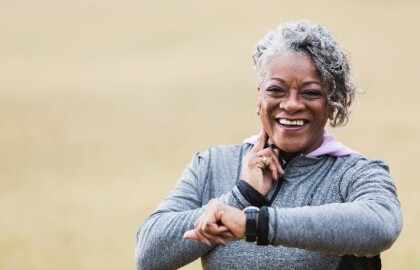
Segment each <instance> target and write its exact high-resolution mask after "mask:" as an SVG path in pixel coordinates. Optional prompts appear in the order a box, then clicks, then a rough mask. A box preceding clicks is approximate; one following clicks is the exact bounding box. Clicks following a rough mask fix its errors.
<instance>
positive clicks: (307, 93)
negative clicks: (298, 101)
mask: <svg viewBox="0 0 420 270" xmlns="http://www.w3.org/2000/svg"><path fill="white" fill-rule="evenodd" d="M302 96H303V98H305V99H309V100H312V99H318V98H322V97H323V96H324V95H323V93H322V92H321V91H319V90H312V89H311V90H304V91H303V92H302Z"/></svg>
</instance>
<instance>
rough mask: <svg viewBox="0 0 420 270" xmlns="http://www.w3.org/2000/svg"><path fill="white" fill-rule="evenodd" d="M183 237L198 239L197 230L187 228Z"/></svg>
mask: <svg viewBox="0 0 420 270" xmlns="http://www.w3.org/2000/svg"><path fill="white" fill-rule="evenodd" d="M184 238H186V239H190V240H195V241H199V239H198V235H197V232H196V231H195V230H189V231H186V232H185V233H184Z"/></svg>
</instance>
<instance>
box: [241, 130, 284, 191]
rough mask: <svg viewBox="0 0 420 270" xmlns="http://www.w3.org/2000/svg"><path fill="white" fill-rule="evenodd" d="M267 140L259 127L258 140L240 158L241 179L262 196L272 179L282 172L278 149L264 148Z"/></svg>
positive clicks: (263, 131) (275, 178) (270, 184)
mask: <svg viewBox="0 0 420 270" xmlns="http://www.w3.org/2000/svg"><path fill="white" fill-rule="evenodd" d="M267 142H268V135H267V133H266V132H265V130H264V129H261V132H260V134H259V139H258V141H257V142H256V143H255V144H254V147H252V149H251V151H250V152H249V153H248V154H247V155H246V156H245V157H244V158H243V159H242V171H241V178H242V180H244V181H245V182H247V183H248V184H250V185H251V186H252V187H253V188H255V189H256V190H257V191H258V192H259V193H261V194H262V195H264V196H266V195H267V193H268V192H269V191H270V189H271V186H272V184H273V180H277V179H278V177H279V176H280V175H283V174H284V171H283V168H282V167H281V165H280V162H279V153H280V151H279V149H277V148H276V149H273V148H272V147H267V148H264V147H265V145H266V144H267Z"/></svg>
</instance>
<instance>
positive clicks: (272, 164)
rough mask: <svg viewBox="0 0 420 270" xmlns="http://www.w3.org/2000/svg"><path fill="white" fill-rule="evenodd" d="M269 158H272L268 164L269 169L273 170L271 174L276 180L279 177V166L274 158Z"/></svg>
mask: <svg viewBox="0 0 420 270" xmlns="http://www.w3.org/2000/svg"><path fill="white" fill-rule="evenodd" d="M267 160H270V163H269V164H268V169H269V170H270V171H271V176H272V177H273V179H274V180H276V179H277V178H278V177H279V172H278V171H277V166H276V164H275V162H274V161H273V158H272V157H270V158H267Z"/></svg>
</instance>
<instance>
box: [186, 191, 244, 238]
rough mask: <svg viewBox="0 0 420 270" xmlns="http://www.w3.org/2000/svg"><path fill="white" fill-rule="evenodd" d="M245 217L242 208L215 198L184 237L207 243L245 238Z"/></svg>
mask: <svg viewBox="0 0 420 270" xmlns="http://www.w3.org/2000/svg"><path fill="white" fill-rule="evenodd" d="M245 219H246V217H245V213H243V212H242V211H241V210H239V209H237V208H234V207H231V206H229V205H227V204H224V203H222V202H220V201H218V200H217V199H213V200H211V201H210V202H209V204H208V205H207V208H206V210H205V212H204V213H203V214H202V215H201V216H200V217H199V218H198V220H197V221H196V222H195V224H194V229H193V230H190V231H187V232H185V234H184V238H187V239H191V240H196V241H199V242H202V243H205V244H207V245H211V242H216V243H218V244H223V245H224V244H226V242H228V241H232V240H239V239H242V238H244V235H245Z"/></svg>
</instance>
